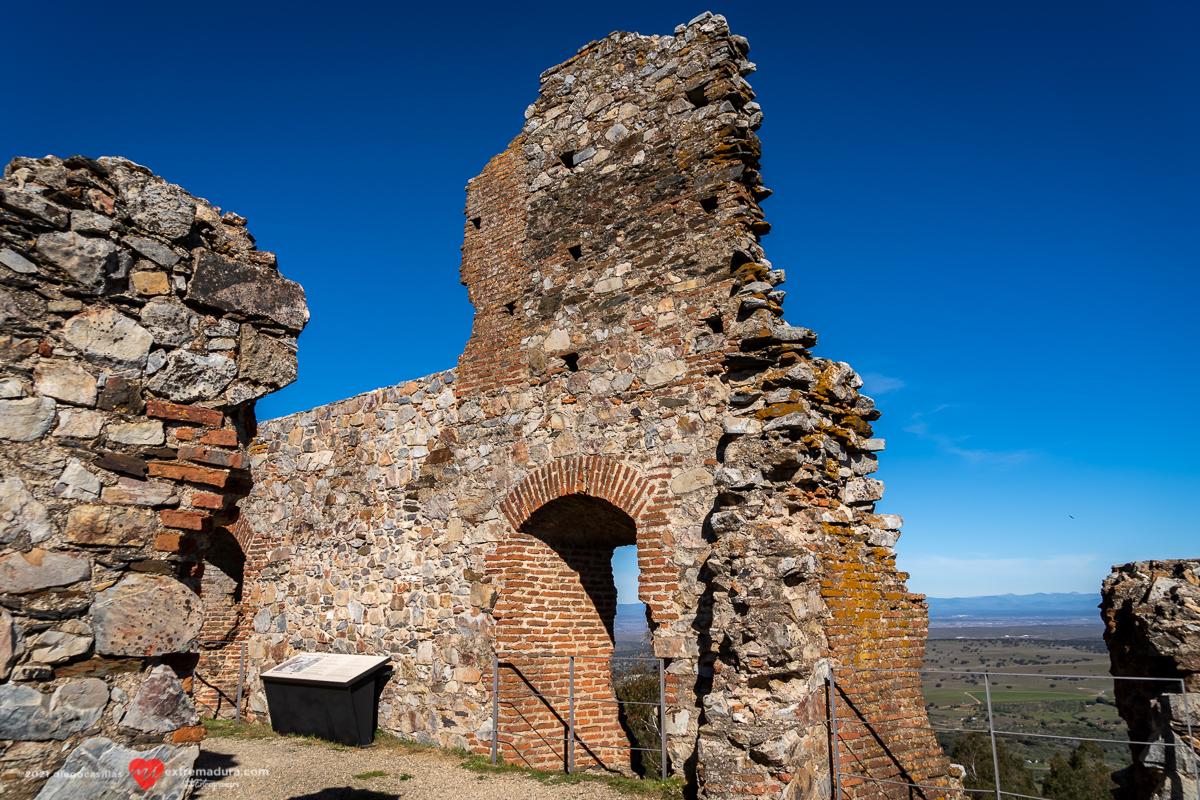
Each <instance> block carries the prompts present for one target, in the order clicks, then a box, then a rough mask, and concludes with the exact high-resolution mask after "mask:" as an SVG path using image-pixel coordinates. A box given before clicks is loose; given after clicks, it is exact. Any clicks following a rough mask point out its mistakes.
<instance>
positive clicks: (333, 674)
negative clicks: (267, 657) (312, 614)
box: [262, 653, 388, 683]
mask: <svg viewBox="0 0 1200 800" xmlns="http://www.w3.org/2000/svg"><path fill="white" fill-rule="evenodd" d="M387 660H388V659H387V656H352V655H345V654H342V653H298V654H296V655H294V656H292V657H291V658H289V659H288V660H287V661H284V662H283V663H282V664H280V665H279V666H277V667H272V668H271V669H269V670H267V671H266V672H264V673H263V674H262V676H263V677H264V678H276V679H280V680H297V681H318V682H320V683H351V682H353V681H354V680H355V679H357V678H359V677H361V676H362V675H365V674H366V673H368V672H370V671H371V670H373V669H376V668H377V667H379V666H380V665H381V664H383V663H384V662H385V661H387Z"/></svg>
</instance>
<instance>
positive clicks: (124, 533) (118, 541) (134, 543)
mask: <svg viewBox="0 0 1200 800" xmlns="http://www.w3.org/2000/svg"><path fill="white" fill-rule="evenodd" d="M122 480H126V481H129V479H127V478H126V479H122ZM129 483H131V484H141V483H142V482H141V481H129ZM146 485H147V486H150V485H152V484H146ZM112 489H113V487H107V488H106V489H105V492H106V494H107V492H109V491H110V490H112ZM163 490H166V493H167V494H168V496H170V491H171V487H170V486H162V487H159V490H158V492H157V493H155V494H156V495H157V494H161V493H162V491H163ZM141 496H143V497H144V496H145V494H143V495H141ZM106 502H107V499H106ZM145 505H150V503H145ZM157 527H158V526H157V525H156V524H155V521H154V515H153V514H151V513H150V512H148V511H136V510H134V509H131V508H111V507H109V506H76V507H75V508H73V509H71V513H70V515H69V516H68V517H67V527H66V531H65V534H66V536H67V538H68V539H70V540H71V541H72V542H75V543H76V544H81V545H105V546H109V547H140V546H141V545H143V544H145V543H146V541H147V540H148V536H149V534H150V532H151V531H153V530H154V529H155V528H157Z"/></svg>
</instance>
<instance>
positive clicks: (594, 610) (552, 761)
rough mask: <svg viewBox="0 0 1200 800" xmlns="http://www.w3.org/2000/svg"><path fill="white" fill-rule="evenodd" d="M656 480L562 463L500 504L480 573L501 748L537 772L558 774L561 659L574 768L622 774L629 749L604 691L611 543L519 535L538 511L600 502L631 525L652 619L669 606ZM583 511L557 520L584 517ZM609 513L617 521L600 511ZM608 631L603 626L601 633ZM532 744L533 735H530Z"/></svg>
mask: <svg viewBox="0 0 1200 800" xmlns="http://www.w3.org/2000/svg"><path fill="white" fill-rule="evenodd" d="M658 477H659V476H651V477H646V476H644V475H643V474H642V473H641V471H640V470H638V469H637V468H635V467H633V466H631V465H629V464H626V463H624V462H622V461H621V460H620V459H617V458H609V457H603V456H568V457H564V458H559V459H555V460H554V461H552V462H550V463H549V464H546V465H545V466H543V467H540V468H539V469H537V470H535V471H533V472H532V473H530V474H529V475H528V476H526V477H525V479H524V480H522V481H521V482H520V483H519V484H517V485H516V486H515V487H514V488H513V489H512V490H511V491H509V493H508V494H507V495H506V496H505V497H504V499H503V500H502V501H501V503H500V510H501V511H502V512H503V514H504V516H505V518H506V519H507V521H508V523H509V524H510V525H511V529H510V530H508V531H507V532H506V533H505V535H504V537H503V540H502V541H501V542H500V544H499V546H498V547H497V549H496V551H495V552H494V553H491V554H489V555H488V556H487V571H488V572H489V573H491V574H492V576H493V578H494V579H496V581H497V584H498V587H499V589H500V591H499V594H498V596H497V599H496V602H495V605H494V606H493V610H492V613H493V618H494V620H495V629H494V631H495V632H494V635H495V647H496V650H497V653H498V654H500V655H501V663H500V671H499V673H498V680H499V689H500V692H501V696H500V707H499V710H500V735H499V742H500V747H501V753H502V755H504V757H505V758H506V759H507V760H514V759H515V760H517V761H520V762H523V763H526V764H529V765H532V766H536V767H540V768H543V769H559V768H561V767H562V766H563V764H564V760H565V758H566V753H565V749H564V737H565V735H566V728H565V727H564V725H565V722H564V720H565V719H566V716H565V715H566V713H567V712H566V711H565V710H564V709H565V708H566V706H565V705H564V701H563V699H562V698H563V697H564V696H565V695H566V694H567V690H566V686H567V680H568V662H567V661H566V656H567V655H573V656H576V659H575V663H574V667H573V670H574V677H575V684H574V697H575V711H574V713H575V726H576V727H575V730H576V735H577V737H578V746H577V747H576V750H575V759H576V766H577V767H583V768H587V767H592V766H598V765H603V767H604V768H605V769H617V770H622V771H627V770H628V769H630V765H631V760H630V751H629V749H628V748H629V746H630V742H629V740H628V739H627V737H626V734H625V732H624V731H623V730H622V727H621V722H620V715H619V712H618V710H617V707H616V705H615V701H616V695H615V693H614V689H613V685H612V674H611V665H610V663H609V660H608V657H609V656H611V655H612V651H613V645H614V641H613V639H612V636H613V630H612V621H613V616H614V615H615V612H616V600H617V598H616V587H615V586H614V585H613V582H612V576H611V572H610V568H611V559H612V549H613V546H614V545H613V543H612V541H610V540H606V541H605V542H602V543H599V544H596V543H593V542H592V541H582V540H572V541H558V542H557V543H555V542H553V541H550V540H545V539H541V538H539V536H538V535H537V533H534V532H533V531H532V530H530V531H527V530H526V528H527V527H528V526H529V525H530V524H531V523H532V522H534V521H536V520H537V516H535V515H536V514H537V512H538V511H539V509H545V508H546V507H547V506H549V505H553V504H555V503H556V501H558V502H561V501H563V500H565V499H566V498H579V497H586V498H590V499H592V500H594V501H596V502H597V503H599V502H600V501H603V502H604V503H605V504H611V506H615V507H616V509H619V511H620V513H622V514H624V515H627V516H628V518H629V520H625V521H624V522H623V523H622V525H624V524H625V523H627V522H629V521H632V523H633V526H634V528H635V536H636V545H637V550H638V561H639V573H640V574H639V587H638V589H639V591H638V594H639V596H640V597H642V599H644V600H647V601H648V605H649V606H650V608H651V610H652V616H653V617H654V621H655V623H659V622H661V621H662V620H661V619H659V615H658V614H656V613H655V612H661V610H662V609H664V608H665V606H666V603H667V602H668V597H667V593H666V592H665V591H664V589H665V586H664V584H665V581H662V580H660V579H658V576H657V575H656V574H655V570H656V569H657V568H658V565H657V562H658V561H660V560H662V559H661V555H662V552H663V543H662V538H663V536H662V533H663V523H664V522H665V518H663V517H662V514H661V511H662V508H663V505H662V504H661V503H660V502H658V501H656V498H657V497H658V496H659V493H660V491H661V486H660V485H659V484H657V483H655V482H654V478H658ZM586 509H587V507H586V505H584V506H573V507H572V510H571V511H568V512H566V513H567V514H578V513H583V514H587V513H589V512H588V511H587V510H586ZM608 511H609V512H611V513H612V514H617V512H616V511H613V510H612V508H611V507H610V508H609V509H608ZM606 628H607V630H606ZM531 737H532V738H531Z"/></svg>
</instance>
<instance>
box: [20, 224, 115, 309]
mask: <svg viewBox="0 0 1200 800" xmlns="http://www.w3.org/2000/svg"><path fill="white" fill-rule="evenodd" d="M37 251H38V254H39V255H40V256H41V257H42V258H43V259H44V260H45V262H46V263H47V264H50V265H52V266H54V267H57V268H58V269H59V270H61V271H62V272H63V273H65V274H66V275H68V276H69V277H71V278H72V279H74V280H75V282H76V283H78V284H79V285H80V286H82V287H83V288H85V289H87V290H88V291H89V292H91V293H92V294H99V293H100V292H103V291H104V289H105V286H106V285H107V283H108V281H109V280H113V279H116V278H121V277H124V275H125V272H126V271H127V269H128V263H127V261H126V260H123V259H122V258H121V257H120V251H119V250H118V249H117V246H116V245H114V244H113V243H112V242H110V241H109V240H108V239H97V238H93V237H89V236H82V235H80V234H78V233H76V232H75V231H69V232H66V233H58V232H55V233H43V234H42V235H41V236H39V237H38V238H37Z"/></svg>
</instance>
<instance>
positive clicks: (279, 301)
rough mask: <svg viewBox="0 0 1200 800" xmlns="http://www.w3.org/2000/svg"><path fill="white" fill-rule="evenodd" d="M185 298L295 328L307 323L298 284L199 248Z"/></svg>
mask: <svg viewBox="0 0 1200 800" xmlns="http://www.w3.org/2000/svg"><path fill="white" fill-rule="evenodd" d="M187 296H188V300H191V301H192V302H196V303H200V304H202V305H206V306H210V307H212V308H218V309H221V310H222V311H231V312H234V313H237V314H244V315H246V316H248V317H251V318H255V317H257V318H266V319H269V320H271V321H273V322H276V323H278V324H279V325H282V326H283V327H284V328H286V329H288V330H290V331H294V332H298V331H300V330H301V329H303V328H304V326H305V325H306V324H308V306H307V305H306V304H305V300H304V290H303V289H302V288H300V284H298V283H294V282H293V281H289V280H287V279H286V278H284V277H283V276H281V275H280V274H279V273H278V272H273V271H270V270H263V269H257V268H255V267H251V266H248V265H246V264H240V263H238V262H236V261H230V260H229V259H226V258H223V257H221V256H219V255H217V254H215V253H211V252H208V251H202V252H201V253H200V255H199V256H198V257H197V259H196V272H195V275H193V276H192V280H191V282H190V283H189V284H188V295H187Z"/></svg>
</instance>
